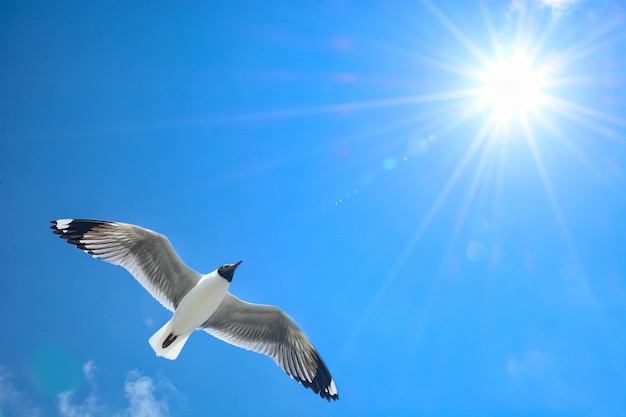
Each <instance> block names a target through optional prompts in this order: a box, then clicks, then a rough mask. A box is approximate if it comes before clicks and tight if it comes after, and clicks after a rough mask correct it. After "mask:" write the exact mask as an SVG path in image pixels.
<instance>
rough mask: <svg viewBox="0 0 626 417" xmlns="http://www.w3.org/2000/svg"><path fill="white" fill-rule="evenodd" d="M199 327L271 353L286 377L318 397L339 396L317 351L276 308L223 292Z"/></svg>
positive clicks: (226, 338)
mask: <svg viewBox="0 0 626 417" xmlns="http://www.w3.org/2000/svg"><path fill="white" fill-rule="evenodd" d="M201 327H202V328H204V330H206V331H207V332H209V333H210V334H211V335H213V336H215V337H217V338H218V339H221V340H223V341H225V342H227V343H230V344H232V345H235V346H238V347H240V348H244V349H248V350H252V351H255V352H258V353H262V354H264V355H267V356H269V357H271V358H272V359H274V362H276V364H277V365H278V366H280V367H281V368H282V369H283V370H284V371H285V372H286V373H287V374H288V375H289V376H290V377H292V378H293V379H295V380H296V381H298V382H300V383H301V384H302V385H304V386H305V387H306V388H311V389H312V390H313V391H315V393H316V394H319V395H320V396H321V397H322V398H326V399H327V400H329V401H330V400H331V399H332V400H336V399H338V398H339V394H338V393H337V387H336V386H335V382H334V381H333V378H332V376H331V375H330V372H329V371H328V368H327V367H326V364H324V361H323V360H322V358H321V357H320V355H319V353H318V352H317V350H316V349H315V347H313V345H312V344H311V342H310V341H309V339H308V338H307V336H306V335H305V334H304V332H303V331H302V329H300V327H299V326H298V325H297V324H296V322H294V321H293V320H292V319H291V318H290V317H289V316H288V315H287V314H286V313H285V312H284V311H282V310H281V309H280V308H278V307H275V306H269V305H260V304H252V303H247V302H245V301H242V300H240V299H238V298H237V297H234V296H233V295H232V294H230V293H226V296H225V297H224V300H223V301H222V303H221V304H220V306H219V307H218V309H217V311H216V312H215V313H214V314H213V315H212V316H211V317H210V318H209V319H208V320H207V321H206V322H204V323H203V324H202V326H201Z"/></svg>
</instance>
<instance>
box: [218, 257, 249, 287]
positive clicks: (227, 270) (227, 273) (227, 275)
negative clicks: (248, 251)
mask: <svg viewBox="0 0 626 417" xmlns="http://www.w3.org/2000/svg"><path fill="white" fill-rule="evenodd" d="M242 262H243V261H239V262H237V263H234V264H224V265H222V266H220V267H219V268H217V274H218V275H219V276H220V277H222V278H224V279H225V280H226V281H228V282H232V281H233V275H235V269H237V267H238V266H239V265H240V264H241V263H242Z"/></svg>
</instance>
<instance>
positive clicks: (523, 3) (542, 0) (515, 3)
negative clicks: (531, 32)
mask: <svg viewBox="0 0 626 417" xmlns="http://www.w3.org/2000/svg"><path fill="white" fill-rule="evenodd" d="M583 1H584V0H512V1H511V10H512V11H516V10H525V9H526V7H527V6H528V5H529V3H531V4H532V3H534V4H537V3H539V5H540V6H545V7H549V8H550V10H551V11H552V14H553V15H554V16H556V17H559V16H561V15H562V14H563V12H564V11H565V10H567V9H569V8H571V7H572V6H574V5H575V4H576V3H581V2H583Z"/></svg>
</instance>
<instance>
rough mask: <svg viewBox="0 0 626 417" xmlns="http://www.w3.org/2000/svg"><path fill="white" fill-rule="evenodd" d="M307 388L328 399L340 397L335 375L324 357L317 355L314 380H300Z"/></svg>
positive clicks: (334, 399)
mask: <svg viewBox="0 0 626 417" xmlns="http://www.w3.org/2000/svg"><path fill="white" fill-rule="evenodd" d="M299 382H300V383H301V384H302V385H304V386H305V387H306V388H310V389H312V390H313V392H315V393H316V394H318V395H319V396H320V397H322V398H324V399H326V400H328V401H329V402H330V400H333V401H336V400H338V399H339V393H338V392H337V387H336V385H335V381H334V380H333V377H332V376H331V375H330V371H329V370H328V368H327V367H326V364H325V363H324V361H323V360H322V358H320V357H319V355H317V372H316V374H315V378H313V381H311V382H309V381H299Z"/></svg>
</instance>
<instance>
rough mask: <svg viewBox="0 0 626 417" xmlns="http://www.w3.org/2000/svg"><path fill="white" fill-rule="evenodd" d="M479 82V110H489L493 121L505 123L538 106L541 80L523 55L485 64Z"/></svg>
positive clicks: (537, 71) (519, 54)
mask: <svg viewBox="0 0 626 417" xmlns="http://www.w3.org/2000/svg"><path fill="white" fill-rule="evenodd" d="M481 82H482V87H481V90H480V94H479V97H480V101H481V107H482V108H488V109H491V115H492V117H493V118H494V121H497V122H500V123H502V122H508V121H509V120H511V118H513V117H520V116H525V115H526V114H527V113H528V112H530V111H534V110H536V109H537V108H538V106H539V105H540V101H541V97H542V95H541V87H542V84H543V80H542V76H541V73H540V71H539V70H537V69H535V68H533V66H532V63H531V60H530V59H528V58H527V57H526V56H525V55H524V54H521V53H517V54H514V55H513V57H512V58H510V59H501V60H499V61H497V62H491V63H489V64H488V65H487V67H486V69H485V71H484V73H483V74H482V76H481Z"/></svg>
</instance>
